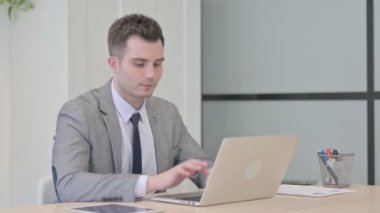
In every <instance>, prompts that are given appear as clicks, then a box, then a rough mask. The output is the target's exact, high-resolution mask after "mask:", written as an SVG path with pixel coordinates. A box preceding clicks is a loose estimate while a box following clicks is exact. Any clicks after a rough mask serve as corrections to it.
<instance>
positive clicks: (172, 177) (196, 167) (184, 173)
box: [146, 159, 208, 193]
mask: <svg viewBox="0 0 380 213" xmlns="http://www.w3.org/2000/svg"><path fill="white" fill-rule="evenodd" d="M196 173H203V174H205V175H208V163H207V162H206V161H201V160H196V159H191V160H187V161H185V162H183V163H181V164H178V165H176V166H175V167H173V168H171V169H169V170H167V171H165V172H163V173H161V174H158V175H153V176H149V177H148V180H147V186H146V192H147V193H152V192H156V191H160V190H166V189H169V188H173V187H175V186H177V185H178V184H180V183H181V182H182V181H183V180H184V179H186V178H188V177H191V176H194V175H195V174H196Z"/></svg>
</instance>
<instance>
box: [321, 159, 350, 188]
mask: <svg viewBox="0 0 380 213" xmlns="http://www.w3.org/2000/svg"><path fill="white" fill-rule="evenodd" d="M318 159H319V166H320V169H321V176H322V184H323V186H326V187H348V186H350V185H351V178H352V167H353V162H354V153H348V154H339V155H326V154H321V153H318Z"/></svg>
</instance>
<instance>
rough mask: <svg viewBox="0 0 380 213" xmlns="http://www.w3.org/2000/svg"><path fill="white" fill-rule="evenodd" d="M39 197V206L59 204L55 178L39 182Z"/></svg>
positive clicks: (44, 178)
mask: <svg viewBox="0 0 380 213" xmlns="http://www.w3.org/2000/svg"><path fill="white" fill-rule="evenodd" d="M37 196H38V204H39V205H43V204H50V203H56V202H57V195H56V194H55V189H54V183H53V178H52V177H51V176H47V177H43V178H41V179H40V180H39V181H38V185H37Z"/></svg>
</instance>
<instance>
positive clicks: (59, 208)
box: [0, 186, 380, 213]
mask: <svg viewBox="0 0 380 213" xmlns="http://www.w3.org/2000/svg"><path fill="white" fill-rule="evenodd" d="M349 189H354V190H356V191H355V192H352V193H347V194H341V195H334V196H329V197H323V198H309V197H296V196H286V195H276V196H274V197H273V198H269V199H262V200H254V201H246V202H239V203H231V204H223V205H215V206H208V207H190V206H183V205H176V204H166V203H159V202H153V201H148V200H144V201H140V202H137V203H119V204H127V205H133V206H139V207H146V208H153V209H163V210H164V211H165V212H167V213H172V212H173V213H174V212H183V213H194V212H196V213H215V212H218V213H219V212H229V213H230V212H232V213H244V212H249V213H251V212H260V213H261V212H265V213H272V212H296V213H321V212H333V213H337V212H344V213H350V212H355V213H357V212H360V213H363V212H364V213H365V212H380V187H379V186H353V187H351V188H349ZM95 204H100V203H62V204H51V205H43V206H32V207H25V208H11V209H3V210H0V213H20V212H29V213H34V212H35V213H48V212H49V213H52V212H57V213H60V212H64V210H65V209H67V208H72V207H79V206H86V205H95Z"/></svg>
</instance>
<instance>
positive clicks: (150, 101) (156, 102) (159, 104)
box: [147, 96, 176, 109]
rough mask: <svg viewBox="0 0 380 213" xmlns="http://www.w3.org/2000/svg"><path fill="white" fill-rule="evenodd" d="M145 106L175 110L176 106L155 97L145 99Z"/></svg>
mask: <svg viewBox="0 0 380 213" xmlns="http://www.w3.org/2000/svg"><path fill="white" fill-rule="evenodd" d="M147 105H148V106H150V107H154V108H162V109H168V108H169V109H176V106H175V105H174V104H173V103H172V102H170V101H168V100H165V99H163V98H159V97H156V96H151V97H149V98H147Z"/></svg>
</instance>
